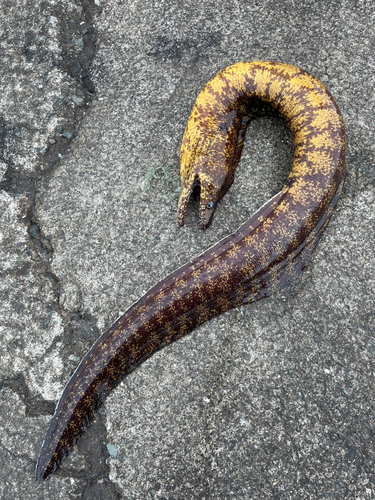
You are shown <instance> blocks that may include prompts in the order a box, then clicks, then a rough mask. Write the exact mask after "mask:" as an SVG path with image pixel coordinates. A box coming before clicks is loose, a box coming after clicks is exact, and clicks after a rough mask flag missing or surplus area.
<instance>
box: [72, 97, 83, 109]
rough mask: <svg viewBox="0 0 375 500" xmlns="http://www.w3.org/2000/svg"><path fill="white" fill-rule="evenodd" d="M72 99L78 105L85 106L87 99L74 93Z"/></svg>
mask: <svg viewBox="0 0 375 500" xmlns="http://www.w3.org/2000/svg"><path fill="white" fill-rule="evenodd" d="M72 101H73V102H74V104H75V105H76V106H79V107H81V106H83V105H84V104H85V101H84V100H83V99H82V97H79V96H78V95H72Z"/></svg>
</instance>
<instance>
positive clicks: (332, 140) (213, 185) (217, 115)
mask: <svg viewBox="0 0 375 500" xmlns="http://www.w3.org/2000/svg"><path fill="white" fill-rule="evenodd" d="M251 99H259V100H261V101H263V102H265V103H269V104H271V105H272V106H273V107H274V108H275V110H277V111H278V112H279V113H280V114H281V115H282V116H283V117H284V118H285V119H286V120H287V122H288V124H289V127H290V129H291V132H292V134H293V139H294V148H295V159H294V162H293V166H292V170H291V172H290V175H289V177H290V178H291V177H293V178H294V179H296V182H295V183H294V185H293V187H291V188H290V190H289V192H290V193H291V194H293V193H294V194H295V196H300V194H299V192H300V191H301V187H302V184H301V182H302V179H303V178H304V177H305V176H308V175H311V174H313V173H319V174H320V173H321V174H322V175H323V176H329V175H331V174H332V168H331V164H330V160H331V159H332V158H331V156H332V154H333V152H337V146H338V144H337V134H335V133H332V132H335V131H336V132H337V131H340V130H343V124H342V119H341V115H340V113H339V112H338V109H337V107H336V105H335V103H334V101H333V99H332V97H331V96H330V94H329V93H328V92H327V90H326V89H325V88H324V86H323V84H322V83H321V82H319V81H318V80H317V79H316V78H314V77H313V76H312V75H310V74H308V73H306V72H304V71H303V70H301V69H299V68H297V67H295V66H292V65H289V64H283V63H274V62H262V61H252V62H240V63H237V64H234V65H232V66H229V67H227V68H225V69H224V70H222V71H220V73H218V74H217V75H216V76H215V77H214V78H213V79H212V80H211V81H210V82H209V83H208V84H207V85H206V87H205V88H204V89H203V90H202V92H201V93H200V94H199V96H198V98H197V100H196V102H195V104H194V107H193V109H192V112H191V116H190V118H189V121H188V124H187V127H186V130H185V134H184V137H183V140H182V146H181V154H180V176H181V184H182V189H181V194H180V199H179V209H178V222H179V224H180V225H183V223H184V215H185V210H186V206H187V202H188V200H189V197H190V195H191V193H192V191H193V188H194V183H195V185H196V184H197V180H199V185H200V198H201V203H200V219H201V223H202V226H203V227H206V226H207V225H208V224H209V222H210V219H211V217H212V214H213V212H214V208H215V207H216V204H217V202H218V201H219V199H220V198H221V197H222V196H223V195H224V194H225V192H226V190H227V189H228V187H229V186H230V184H231V181H232V180H233V175H234V172H235V170H236V166H237V162H238V159H239V157H238V159H237V161H231V157H232V156H233V150H234V149H235V147H236V146H237V143H236V140H235V139H234V140H233V141H228V136H230V135H232V136H233V137H234V138H235V136H236V127H237V129H238V122H239V120H240V119H239V118H238V116H237V118H238V119H237V122H236V120H234V122H233V111H234V110H236V109H238V108H239V105H242V107H243V108H244V110H243V111H242V113H241V117H240V118H241V119H242V118H243V116H247V117H248V118H249V119H251V118H252V117H253V114H252V107H251ZM224 123H228V126H227V127H225V131H224V132H225V133H223V130H222V129H223V126H222V125H223V124H224ZM311 134H313V135H311ZM341 136H342V137H341V140H340V142H341V143H342V144H341V145H340V146H341V149H343V148H344V147H345V138H344V135H343V133H342V134H341ZM241 146H242V145H240V147H241ZM302 154H303V155H304V157H303V158H301V156H302ZM228 179H229V181H228V182H229V185H228V184H227V185H224V184H225V183H226V181H227V180H228ZM223 185H224V186H223ZM316 188H318V186H316ZM310 194H311V191H310V190H309V193H308V194H307V196H309V195H310ZM209 202H212V203H213V208H208V207H207V204H208V203H209Z"/></svg>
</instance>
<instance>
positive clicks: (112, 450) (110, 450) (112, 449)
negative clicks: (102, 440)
mask: <svg viewBox="0 0 375 500" xmlns="http://www.w3.org/2000/svg"><path fill="white" fill-rule="evenodd" d="M107 450H108V453H109V454H110V455H111V457H113V458H116V457H117V453H118V451H117V447H116V446H115V445H114V444H110V443H107Z"/></svg>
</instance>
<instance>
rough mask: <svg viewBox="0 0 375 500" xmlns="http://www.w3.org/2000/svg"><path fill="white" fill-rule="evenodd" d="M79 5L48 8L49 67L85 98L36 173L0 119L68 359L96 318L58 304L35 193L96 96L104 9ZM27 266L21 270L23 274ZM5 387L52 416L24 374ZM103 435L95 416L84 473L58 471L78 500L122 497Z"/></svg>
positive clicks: (3, 157)
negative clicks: (54, 26) (57, 48)
mask: <svg viewBox="0 0 375 500" xmlns="http://www.w3.org/2000/svg"><path fill="white" fill-rule="evenodd" d="M81 5H82V12H81V13H79V12H78V11H75V12H69V14H67V13H66V12H65V11H64V7H63V5H62V4H59V3H58V4H56V5H55V6H54V7H53V9H52V14H53V16H54V17H56V18H57V19H58V20H59V31H60V37H59V42H60V45H61V46H62V49H63V50H62V52H61V56H62V57H59V58H58V59H56V60H55V61H54V62H53V65H55V66H56V67H58V68H60V70H62V71H63V73H65V74H67V75H69V76H70V77H72V78H74V79H75V80H76V82H78V84H79V87H80V89H81V91H82V96H83V97H81V96H72V99H73V101H74V99H75V101H74V103H75V106H74V108H73V109H72V108H71V107H69V106H68V105H67V104H65V108H63V109H60V110H59V111H60V112H59V116H60V119H62V118H65V123H66V124H67V125H66V128H68V130H69V132H64V128H63V127H62V126H60V127H58V130H57V132H58V133H57V134H56V136H55V138H54V139H51V140H50V141H49V144H48V146H47V149H46V150H45V152H44V153H41V154H40V156H39V159H38V161H37V162H36V167H35V170H34V172H31V173H25V172H24V171H22V172H20V171H19V170H18V169H17V168H16V166H15V165H14V164H13V162H12V160H11V159H10V158H9V157H8V155H7V151H6V150H7V146H8V144H7V142H6V141H7V138H9V137H11V136H12V135H14V134H16V131H15V130H13V129H12V127H11V126H10V125H9V124H7V123H6V121H5V120H4V119H3V118H0V161H2V162H3V163H5V164H6V165H7V169H6V172H5V174H4V178H3V179H4V180H3V181H2V182H1V183H0V189H1V190H4V191H6V192H8V193H9V194H11V195H13V196H19V195H20V194H21V195H22V196H23V198H24V199H25V200H26V201H25V202H24V203H23V207H22V209H23V212H24V218H23V223H24V224H25V225H26V226H27V231H28V235H29V243H30V247H31V249H32V250H33V254H34V259H35V260H34V262H35V266H36V268H37V269H38V274H39V275H44V276H45V277H46V279H49V281H50V282H51V284H52V289H53V294H54V303H53V304H51V309H53V310H54V311H56V312H57V313H58V314H59V315H60V316H61V317H62V319H63V322H64V333H63V338H62V339H61V338H55V339H54V341H53V343H52V345H51V346H50V347H49V349H47V351H50V350H51V349H53V348H54V346H55V344H56V342H57V341H59V340H60V341H61V340H62V343H63V345H64V347H65V348H64V352H63V355H64V357H66V358H67V359H68V360H69V358H72V355H73V354H76V352H75V350H76V349H77V345H74V344H77V343H78V344H79V341H78V337H79V335H78V334H77V332H82V331H83V332H84V335H83V338H84V340H86V344H87V343H88V342H90V344H91V343H92V341H93V340H95V339H96V338H97V336H98V333H99V332H98V330H97V328H96V321H95V318H93V317H91V316H90V315H88V314H85V313H83V312H82V311H78V312H70V311H67V310H66V309H64V307H63V305H62V304H61V300H60V299H61V293H62V290H61V284H60V280H59V278H58V276H56V275H55V274H54V272H53V271H52V269H51V262H52V258H53V253H54V248H53V245H52V242H51V241H50V239H49V238H48V237H47V236H46V235H44V234H43V231H42V230H41V227H40V221H39V220H38V216H37V213H36V203H37V197H38V191H39V190H41V189H42V188H43V189H44V190H45V189H48V185H49V182H50V180H51V178H52V176H53V173H54V170H55V168H57V167H58V165H59V163H60V161H61V160H62V158H63V157H64V155H65V154H66V153H69V152H70V141H71V139H73V138H74V136H76V135H77V133H78V130H79V126H80V121H81V119H82V117H83V116H84V114H85V108H87V106H88V105H89V104H90V103H91V102H92V101H93V100H94V99H96V96H95V87H94V84H93V82H92V80H91V78H90V65H91V62H92V60H93V59H94V57H95V53H96V31H95V27H94V18H95V17H96V16H97V15H100V13H101V10H102V9H101V8H100V7H99V6H98V5H97V4H96V3H95V1H94V0H81ZM46 7H47V5H46ZM49 7H50V6H49ZM32 41H33V35H32V34H31V33H30V34H29V35H28V36H27V37H26V42H25V44H24V46H23V50H22V53H23V55H24V56H25V58H26V60H32V57H33V56H34V55H35V54H33V53H32V52H31V46H32ZM59 104H60V103H59ZM61 111H62V113H61ZM29 267H30V266H29ZM29 267H28V268H29ZM27 270H28V269H25V272H27ZM85 347H86V345H81V346H79V349H78V351H79V353H78V354H79V355H80V354H81V352H82V350H83V349H84V348H85ZM69 355H70V356H69ZM71 361H72V360H71V359H70V362H69V361H67V362H66V363H65V369H66V370H67V371H68V375H69V376H70V375H71V373H72V372H73V371H74V369H75V366H74V364H73V365H72V364H71ZM73 361H74V362H75V364H76V357H75V356H73ZM3 387H8V388H10V389H11V390H13V391H14V392H15V393H17V394H18V395H19V397H20V398H21V400H22V401H23V403H24V405H25V408H26V416H27V417H38V416H40V415H53V413H54V409H55V402H54V401H47V400H45V399H43V398H41V397H36V396H34V395H32V393H31V392H30V390H29V388H28V385H27V383H26V380H25V377H24V376H23V375H22V374H18V375H17V376H15V377H13V378H7V379H3V380H0V389H1V388H3ZM106 435H107V430H106V427H105V425H104V423H103V421H102V419H101V418H97V419H96V425H95V440H93V439H91V440H90V439H88V440H85V441H81V443H80V446H79V449H80V452H81V453H82V454H83V455H85V458H86V460H85V462H86V464H87V465H86V467H85V469H86V471H85V470H80V471H78V472H77V471H74V470H72V469H69V468H65V470H64V469H63V468H62V469H60V471H59V473H60V475H61V476H70V477H76V478H79V479H81V480H83V481H84V483H85V484H84V486H83V487H82V490H81V492H80V493H81V498H87V499H88V498H92V497H93V496H103V498H114V499H115V498H120V497H119V494H118V492H117V490H116V488H115V485H114V484H113V483H112V482H111V481H110V479H109V477H108V475H109V466H108V465H107V463H106V460H107V458H108V456H109V453H108V451H107V449H106V446H105V442H106ZM86 441H87V442H86ZM90 441H91V442H90ZM94 441H95V442H94ZM93 448H95V449H93Z"/></svg>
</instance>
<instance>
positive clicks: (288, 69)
mask: <svg viewBox="0 0 375 500" xmlns="http://www.w3.org/2000/svg"><path fill="white" fill-rule="evenodd" d="M259 101H263V102H265V103H266V108H265V110H266V111H264V110H263V109H262V107H261V106H259ZM269 105H272V106H273V108H274V109H275V110H276V112H278V113H280V114H281V115H282V116H284V118H285V119H286V120H287V122H288V124H289V126H290V128H291V131H292V134H293V140H294V149H295V153H294V162H293V167H292V170H291V172H290V175H289V177H288V179H287V182H286V184H285V186H284V187H283V189H282V190H281V191H280V192H279V193H278V194H277V195H275V196H274V197H273V198H272V199H271V200H270V201H269V202H268V203H266V204H265V205H264V206H263V207H262V208H261V209H260V210H259V211H258V212H257V213H256V214H255V215H254V216H253V217H252V218H251V219H250V220H249V221H247V222H246V223H245V224H244V225H243V226H241V227H240V228H239V229H238V230H237V231H236V232H235V233H234V234H232V235H230V236H228V237H227V238H225V239H224V240H222V241H220V242H219V243H217V244H216V245H215V246H213V247H212V248H210V249H209V250H207V251H206V252H205V253H204V254H202V255H200V256H199V257H197V258H196V259H195V260H194V261H193V262H190V263H188V264H186V265H184V266H183V267H181V268H180V269H178V270H177V271H175V272H174V273H172V274H171V275H170V276H168V277H167V278H165V279H164V280H163V281H161V282H160V283H158V284H157V285H156V286H154V287H153V288H152V289H151V290H150V291H149V292H147V293H146V295H145V296H144V297H142V298H141V299H140V300H139V301H138V302H137V303H135V304H134V305H133V306H132V307H130V309H129V310H128V311H127V312H126V313H125V314H124V316H122V317H121V318H120V319H118V320H117V321H116V323H115V324H114V325H113V326H112V327H111V328H110V329H109V330H108V331H107V332H105V333H104V334H103V335H102V336H101V337H100V338H99V339H98V340H97V342H96V343H95V344H94V345H93V347H92V348H91V349H90V351H89V352H88V353H87V354H86V356H85V358H84V359H83V360H82V362H81V364H80V365H79V366H78V368H77V370H76V372H75V373H74V374H73V376H72V378H71V379H70V381H69V383H68V385H67V386H66V388H65V390H64V392H63V394H62V396H61V398H60V401H59V402H58V405H57V407H56V411H55V414H54V416H53V418H52V420H51V422H50V426H49V429H48V431H47V435H46V438H45V440H44V443H43V446H42V450H41V453H40V456H39V460H38V464H37V469H36V476H37V479H38V480H43V479H46V478H47V477H48V476H49V474H51V473H52V472H54V471H55V470H56V468H57V467H58V465H59V463H60V462H61V461H62V460H63V459H64V458H65V457H66V456H67V455H68V452H69V450H70V449H71V448H72V446H74V444H75V442H76V440H77V439H78V438H79V436H80V435H81V434H82V433H83V432H84V430H85V428H86V427H87V425H88V424H89V423H90V421H91V420H92V418H93V416H94V413H95V410H96V408H97V407H98V405H99V404H100V403H102V402H103V400H104V399H105V397H106V395H107V394H108V393H109V392H110V391H111V390H112V389H113V387H115V386H116V384H117V383H118V382H119V381H120V380H121V379H122V377H124V376H125V375H126V374H128V373H129V372H131V371H132V370H133V369H134V368H135V367H136V366H138V365H139V364H140V363H142V362H143V361H144V360H145V359H147V358H148V357H150V356H151V355H152V354H153V353H154V352H156V351H157V350H159V349H161V348H162V347H163V346H165V345H167V344H169V343H170V342H173V341H174V340H176V339H178V338H180V337H182V336H183V335H185V334H187V333H188V332H190V331H192V330H193V329H194V328H196V327H197V326H199V325H201V324H202V323H204V322H205V321H207V320H209V319H211V318H212V317H214V316H217V315H219V314H221V313H223V312H225V311H228V310H229V309H231V308H233V307H237V306H240V305H243V304H246V303H248V302H253V301H256V300H259V299H261V298H263V297H267V296H269V295H270V294H272V293H274V292H275V291H277V290H280V289H281V288H283V287H284V286H286V285H287V284H288V283H290V282H291V281H292V280H293V279H294V278H295V277H296V276H298V275H299V274H300V273H301V271H303V269H304V268H305V267H306V266H307V264H308V262H309V261H310V258H311V255H312V253H313V251H314V249H315V247H316V244H317V242H318V239H319V237H320V235H321V234H322V232H323V230H324V229H325V227H326V225H327V223H328V221H329V219H330V217H331V215H332V212H333V210H334V208H335V206H336V203H337V200H338V198H339V196H340V193H341V190H342V185H343V182H344V178H345V163H344V155H345V134H344V128H343V123H342V118H341V114H340V112H339V110H338V108H337V106H336V104H335V102H334V100H333V98H332V97H331V95H330V94H329V92H328V91H327V90H326V89H325V88H324V86H323V85H322V84H321V83H320V82H319V81H318V80H316V79H315V78H314V77H312V76H311V75H309V74H308V73H306V72H305V71H303V70H301V69H299V68H296V67H295V66H290V65H287V64H282V63H270V62H261V61H255V62H248V63H238V64H235V65H233V66H230V67H228V68H226V69H224V70H223V71H221V72H220V73H219V74H218V75H217V76H216V77H214V78H213V79H212V80H211V81H210V82H209V83H208V84H207V86H206V87H205V89H204V90H203V91H202V92H201V94H200V95H199V96H198V98H197V101H196V103H195V105H194V107H193V110H192V113H191V116H190V119H189V122H188V125H187V128H186V131H185V135H184V138H183V142H182V147H181V180H182V191H181V196H180V201H179V208H178V221H179V224H180V225H182V224H183V222H184V214H185V210H186V206H187V202H188V199H189V197H190V194H191V192H192V190H193V188H194V186H195V185H197V183H198V184H199V185H200V196H201V204H200V219H201V224H202V227H206V226H207V225H208V224H209V222H210V220H211V217H212V213H213V211H214V209H215V207H216V204H217V202H218V201H219V199H220V198H221V197H222V196H223V194H224V193H225V192H226V190H227V189H228V188H229V186H230V184H231V183H232V181H233V176H234V172H235V168H236V166H237V163H238V161H239V158H240V154H241V149H242V144H243V138H244V134H245V131H246V127H247V124H248V122H249V120H250V119H251V118H253V117H256V116H258V115H259V114H262V113H265V112H267V106H269ZM269 109H270V108H269ZM212 203H213V208H210V207H211V205H212ZM207 204H209V205H208V206H207Z"/></svg>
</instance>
